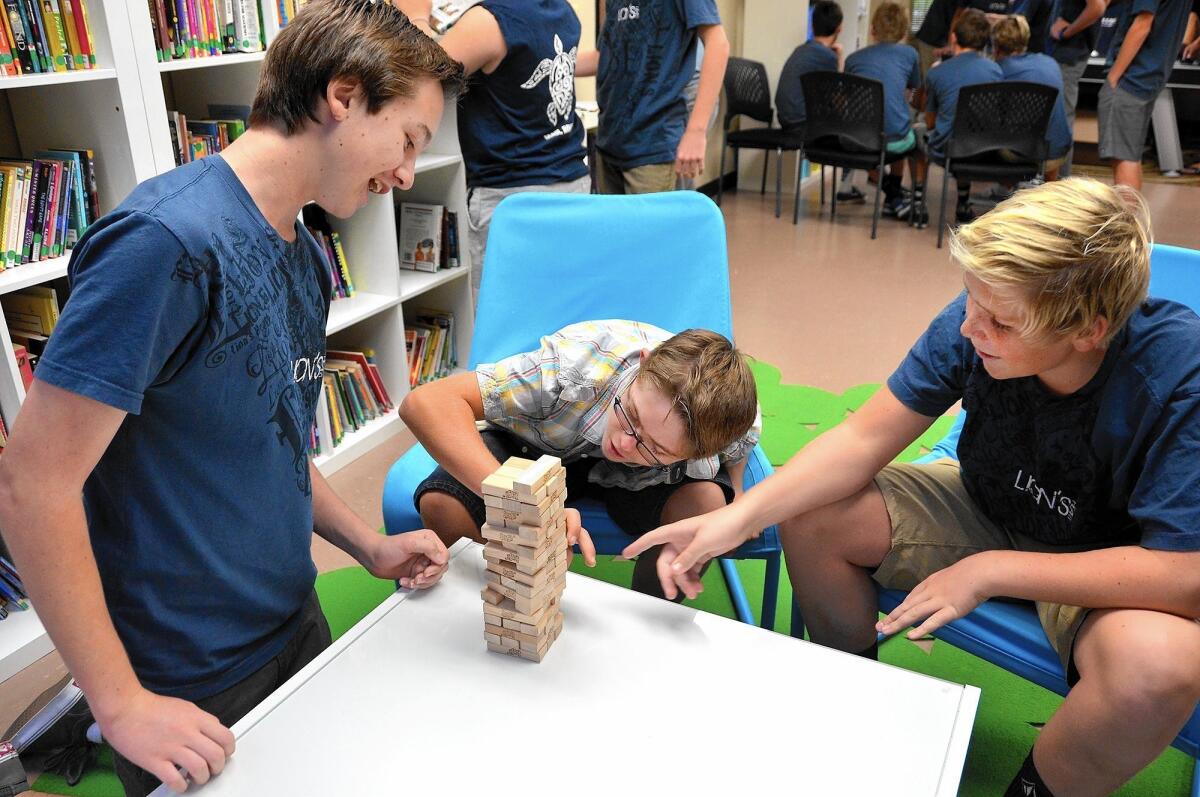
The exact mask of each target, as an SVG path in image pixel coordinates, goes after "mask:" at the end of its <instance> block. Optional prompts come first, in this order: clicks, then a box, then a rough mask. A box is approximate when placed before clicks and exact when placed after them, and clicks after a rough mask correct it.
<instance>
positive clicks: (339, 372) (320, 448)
mask: <svg viewBox="0 0 1200 797" xmlns="http://www.w3.org/2000/svg"><path fill="white" fill-rule="evenodd" d="M369 354H370V352H361V351H341V350H338V349H330V350H329V351H327V352H325V384H324V390H325V411H326V412H327V413H328V414H329V417H328V420H329V429H330V435H331V437H332V439H331V440H322V439H320V435H319V434H318V432H317V425H316V424H314V425H313V428H312V430H311V431H310V439H309V449H310V451H311V453H313V454H314V455H317V454H328V453H330V452H331V451H332V450H333V449H334V448H336V447H337V446H338V445H339V444H340V443H341V442H342V440H343V439H344V438H345V436H346V434H347V433H349V432H354V431H358V430H359V429H361V428H362V427H364V426H366V425H367V424H368V423H370V422H371V421H373V420H375V419H376V418H379V417H381V416H383V415H385V414H387V413H388V412H391V411H392V410H393V409H394V408H395V405H394V404H392V399H391V397H390V396H389V395H388V392H387V388H386V387H384V384H383V379H382V378H381V377H380V375H379V368H378V366H376V365H375V362H374V358H373V357H371V356H369Z"/></svg>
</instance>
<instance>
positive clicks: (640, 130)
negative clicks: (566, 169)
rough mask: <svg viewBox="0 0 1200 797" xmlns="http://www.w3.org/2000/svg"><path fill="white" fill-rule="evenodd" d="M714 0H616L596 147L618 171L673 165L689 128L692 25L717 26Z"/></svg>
mask: <svg viewBox="0 0 1200 797" xmlns="http://www.w3.org/2000/svg"><path fill="white" fill-rule="evenodd" d="M720 23H721V16H720V14H719V13H718V12H717V4H716V2H715V0H613V2H610V3H608V5H607V10H606V11H605V17H604V27H603V29H602V30H601V31H600V67H599V71H598V72H597V75H596V100H597V102H598V104H599V105H600V127H599V129H598V130H597V131H596V148H597V149H599V150H600V152H601V153H602V154H603V155H604V158H605V160H606V161H608V162H609V163H611V164H612V165H614V166H616V167H617V168H620V169H634V168H636V167H638V166H646V165H648V164H651V163H670V162H672V161H674V160H675V151H676V149H678V147H679V141H680V139H682V138H683V131H684V128H685V127H687V119H688V110H687V100H686V99H685V97H684V92H683V90H684V88H685V87H686V86H687V83H688V81H689V80H691V78H692V74H693V66H694V64H695V58H696V45H697V43H698V41H699V39H698V38H697V36H696V33H695V29H696V28H697V27H699V26H701V25H719V24H720Z"/></svg>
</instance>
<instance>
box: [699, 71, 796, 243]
mask: <svg viewBox="0 0 1200 797" xmlns="http://www.w3.org/2000/svg"><path fill="white" fill-rule="evenodd" d="M739 115H741V116H749V117H750V118H751V119H755V120H757V121H759V122H766V124H767V127H760V128H755V129H752V130H735V131H733V132H732V133H731V132H729V123H730V122H732V121H733V118H734V117H735V116H739ZM774 121H775V109H774V108H773V107H772V106H771V86H770V84H769V83H768V82H767V68H766V67H765V66H763V65H762V64H761V63H759V62H758V61H749V60H747V59H745V58H737V57H730V59H729V65H728V66H726V67H725V123H724V125H723V128H724V129H723V134H724V140H723V146H722V147H721V171H720V176H719V177H718V179H717V204H718V205H720V204H721V196H722V194H723V193H724V190H723V189H724V186H725V148H726V147H731V148H732V149H733V171H734V174H735V175H736V173H737V167H738V150H739V149H761V150H763V175H762V188H761V189H760V191H759V193H764V194H765V193H766V192H767V164H768V162H769V161H770V160H771V150H775V154H776V158H777V161H776V164H777V165H776V169H775V218H779V214H780V212H781V210H782V207H781V202H782V200H781V199H780V194H781V193H782V190H783V153H784V152H789V151H792V150H796V151H800V150H802V149H803V148H804V136H803V133H802V132H800V131H799V130H783V129H781V128H778V127H771V124H772V123H773V122H774ZM800 157H802V156H798V160H797V161H796V162H797V164H799V162H800V161H799V158H800ZM799 217H800V175H799V169H797V174H796V208H795V210H793V212H792V224H795V223H796V222H797V221H798V219H799Z"/></svg>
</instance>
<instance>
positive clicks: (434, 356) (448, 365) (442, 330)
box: [404, 309, 458, 387]
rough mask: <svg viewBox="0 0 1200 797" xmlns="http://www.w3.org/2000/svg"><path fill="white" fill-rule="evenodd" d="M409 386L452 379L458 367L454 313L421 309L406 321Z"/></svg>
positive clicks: (405, 339) (405, 340) (405, 342)
mask: <svg viewBox="0 0 1200 797" xmlns="http://www.w3.org/2000/svg"><path fill="white" fill-rule="evenodd" d="M404 348H405V351H406V352H407V354H408V383H409V385H411V386H412V387H416V386H417V385H421V384H424V383H425V382H432V381H433V380H434V379H441V378H442V377H444V376H449V375H450V374H451V373H452V372H453V371H454V369H455V368H457V367H458V347H457V345H456V343H455V335H454V313H448V312H445V311H442V310H424V309H417V310H415V311H413V313H412V317H411V320H408V319H406V320H405V322H404Z"/></svg>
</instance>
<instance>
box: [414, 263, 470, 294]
mask: <svg viewBox="0 0 1200 797" xmlns="http://www.w3.org/2000/svg"><path fill="white" fill-rule="evenodd" d="M470 273H471V269H469V268H467V267H465V266H458V267H456V268H444V269H442V270H441V271H435V272H433V273H432V274H430V273H427V272H424V271H404V272H401V274H400V301H401V302H407V301H409V300H410V299H415V298H417V297H418V296H420V295H421V294H423V293H425V292H426V291H429V290H432V289H434V288H436V287H438V286H439V285H444V284H446V283H448V282H452V281H454V280H456V279H462V278H463V277H465V276H466V275H467V274H470Z"/></svg>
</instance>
